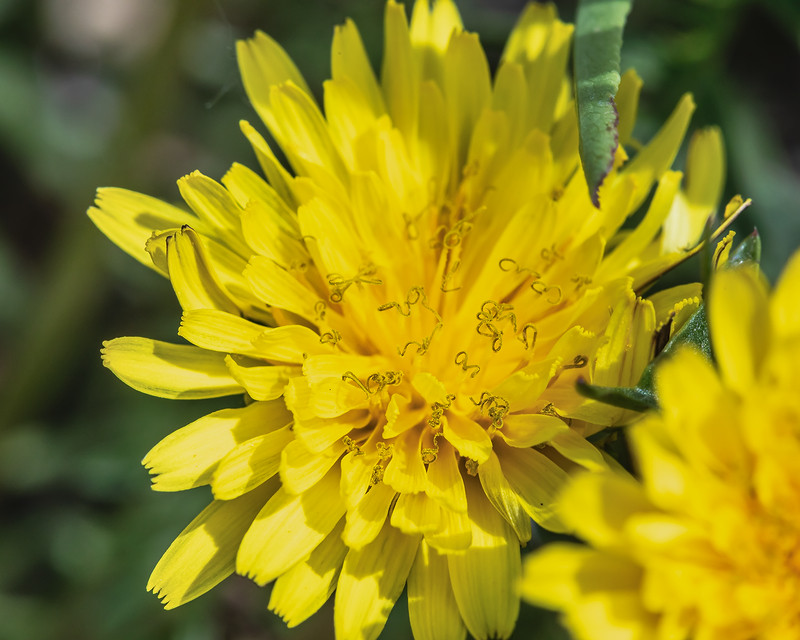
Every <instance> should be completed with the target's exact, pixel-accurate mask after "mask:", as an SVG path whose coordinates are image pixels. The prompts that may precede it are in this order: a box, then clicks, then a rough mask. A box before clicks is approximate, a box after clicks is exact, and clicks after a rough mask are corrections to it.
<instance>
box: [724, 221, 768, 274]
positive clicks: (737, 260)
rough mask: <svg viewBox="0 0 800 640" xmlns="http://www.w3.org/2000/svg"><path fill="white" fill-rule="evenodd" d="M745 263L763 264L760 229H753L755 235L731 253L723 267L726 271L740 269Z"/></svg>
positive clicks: (752, 234) (748, 237) (750, 236)
mask: <svg viewBox="0 0 800 640" xmlns="http://www.w3.org/2000/svg"><path fill="white" fill-rule="evenodd" d="M745 262H755V263H756V264H760V263H761V236H760V235H758V229H753V233H751V234H750V235H749V236H747V237H746V238H745V239H744V240H742V241H741V242H740V243H739V245H738V246H737V247H736V248H735V249H734V250H733V251H731V255H730V256H729V257H728V261H727V262H726V263H725V264H724V265H723V268H724V269H729V268H733V267H738V266H739V265H741V264H743V263H745Z"/></svg>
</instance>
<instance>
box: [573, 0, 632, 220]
mask: <svg viewBox="0 0 800 640" xmlns="http://www.w3.org/2000/svg"><path fill="white" fill-rule="evenodd" d="M630 7H631V2H630V0H580V2H579V4H578V13H577V17H576V21H575V22H576V24H575V94H576V96H577V105H578V127H579V132H580V155H581V162H582V164H583V171H584V174H585V175H586V183H587V185H588V187H589V196H590V197H591V199H592V203H593V204H594V206H595V207H599V206H600V200H599V196H598V190H599V188H600V185H601V184H602V182H603V180H604V179H605V177H606V176H607V175H608V172H609V171H611V167H612V166H613V163H614V153H615V152H616V150H617V145H618V143H619V137H618V134H617V124H618V122H619V117H618V114H617V105H616V103H615V102H614V96H615V95H616V93H617V89H618V88H619V80H620V75H619V56H620V49H621V48H622V30H623V28H624V26H625V19H626V18H627V16H628V12H629V11H630Z"/></svg>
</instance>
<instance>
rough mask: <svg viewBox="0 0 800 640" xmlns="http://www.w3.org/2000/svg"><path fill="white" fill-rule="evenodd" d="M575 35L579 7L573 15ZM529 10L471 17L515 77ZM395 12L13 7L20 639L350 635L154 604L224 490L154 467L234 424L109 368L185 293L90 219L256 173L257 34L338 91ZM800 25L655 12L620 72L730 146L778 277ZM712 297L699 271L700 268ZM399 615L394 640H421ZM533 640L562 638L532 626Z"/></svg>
mask: <svg viewBox="0 0 800 640" xmlns="http://www.w3.org/2000/svg"><path fill="white" fill-rule="evenodd" d="M557 4H558V7H559V11H560V13H561V15H562V16H563V17H565V18H567V19H572V17H573V16H574V10H575V3H574V2H560V3H557ZM522 6H523V3H522V2H519V1H517V0H504V1H502V2H501V1H499V0H496V1H494V2H492V1H490V0H483V1H479V0H468V1H467V0H464V1H463V2H461V3H460V8H461V10H462V13H463V16H464V21H465V23H466V25H467V28H469V29H472V30H477V31H479V32H480V34H481V38H482V41H483V43H484V45H485V47H486V48H487V51H488V52H489V55H490V59H491V60H492V61H493V62H496V61H497V59H498V58H499V55H500V52H501V50H502V47H503V43H504V40H505V37H506V35H507V33H508V31H509V30H510V28H511V26H512V24H513V23H514V21H515V20H516V17H517V15H518V14H519V11H520V10H521V8H522ZM382 13H383V3H382V1H381V0H370V1H368V2H367V1H361V2H356V1H355V0H322V1H315V2H294V3H291V2H277V1H276V0H216V1H215V0H37V1H30V0H0V181H2V192H3V198H2V201H0V640H51V639H52V640H55V639H56V638H58V639H59V640H70V639H72V638H75V639H78V638H80V639H81V640H95V639H106V638H109V639H110V638H117V639H118V638H123V639H131V640H138V639H142V640H144V639H147V640H160V639H171V640H172V639H174V640H206V639H208V640H212V639H222V638H225V639H231V640H256V639H259V640H261V639H268V638H290V639H291V638H294V639H301V638H312V637H313V638H316V639H317V640H323V639H325V638H329V637H332V632H331V631H330V629H331V626H332V622H331V620H332V613H331V609H330V606H328V607H327V608H326V609H325V610H323V612H322V613H320V614H319V615H317V616H316V617H314V618H312V620H311V621H309V622H307V623H305V624H304V625H301V626H300V627H299V628H297V629H295V630H291V631H287V630H286V629H285V628H284V626H283V625H282V623H280V621H279V620H277V619H276V618H275V617H273V616H272V615H271V614H269V613H268V612H267V611H266V603H267V600H268V590H266V589H258V588H257V587H255V586H254V585H252V584H251V583H249V582H247V581H245V580H243V579H239V578H231V579H229V580H228V581H226V582H225V583H224V585H223V586H222V587H221V588H217V589H216V590H215V591H213V592H212V593H210V594H208V595H206V596H204V597H202V598H200V599H199V600H196V601H194V602H192V603H190V604H188V605H186V606H184V607H182V608H181V609H179V610H177V611H171V612H164V611H163V610H162V609H161V606H160V604H159V602H158V601H157V599H156V598H155V597H153V596H152V595H150V594H147V593H146V592H145V591H144V587H145V584H146V582H147V577H148V575H149V572H150V570H151V568H152V567H153V566H154V564H155V563H156V561H157V560H158V558H159V557H160V554H161V553H162V552H163V551H164V550H165V549H166V547H167V546H168V545H169V543H170V542H171V540H172V539H173V537H174V536H175V535H176V534H177V533H178V532H179V531H180V530H181V529H182V528H183V526H184V525H185V524H186V523H188V522H189V521H190V520H191V518H192V517H194V515H195V514H196V513H197V511H198V510H199V509H200V508H201V507H202V506H203V505H204V504H205V503H206V501H207V500H208V494H207V493H206V492H205V491H204V490H197V491H194V492H191V493H181V494H156V493H153V492H151V491H150V489H149V481H148V478H147V473H146V472H145V471H144V469H143V468H142V467H141V466H140V463H139V461H140V460H141V458H142V457H143V455H144V454H145V453H146V452H147V451H148V450H149V448H150V447H151V446H152V445H154V444H155V443H156V442H157V441H158V440H160V439H161V438H162V437H163V436H165V435H166V434H167V433H169V432H170V431H172V430H174V429H175V428H177V427H179V426H182V425H183V424H186V423H188V422H190V421H192V420H194V419H195V418H197V417H199V416H201V415H203V414H205V413H207V412H208V411H209V410H210V409H213V408H216V407H217V406H221V405H224V401H223V402H221V403H216V404H215V403H201V402H194V403H181V402H171V401H166V400H159V399H155V398H150V397H146V396H143V395H140V394H138V393H136V392H134V391H132V390H130V389H128V388H127V387H125V386H124V385H123V384H121V383H120V382H118V381H117V380H116V378H114V376H112V375H111V374H110V373H109V372H108V371H106V370H104V369H103V367H102V366H101V363H100V357H99V348H100V343H101V341H102V340H103V339H107V338H111V337H115V336H122V335H145V336H149V337H153V338H158V339H164V340H170V339H172V338H173V337H174V336H175V332H176V329H177V324H178V318H179V308H178V305H177V303H176V301H175V300H174V298H173V295H172V293H171V289H170V287H169V285H168V283H167V282H166V281H164V280H162V279H161V278H160V277H159V276H157V275H156V274H154V273H153V272H151V271H149V270H147V269H145V268H143V267H141V266H140V265H138V264H137V263H135V262H134V261H133V260H132V259H131V258H129V257H128V256H126V255H124V254H123V253H122V252H121V251H119V250H118V249H116V248H115V247H114V246H112V245H111V243H110V242H109V241H107V240H106V239H105V238H104V237H103V236H102V235H101V234H100V233H99V232H98V231H97V230H96V229H95V228H94V227H93V226H92V225H91V223H90V222H89V220H88V218H87V217H86V216H85V214H84V212H85V210H86V208H87V207H88V206H89V205H90V204H91V203H92V200H93V193H94V189H95V188H96V187H98V186H106V185H113V186H121V187H127V188H130V189H135V190H139V191H143V192H146V193H149V194H152V195H156V196H159V197H162V198H164V199H166V200H169V201H174V200H176V199H177V198H178V192H177V188H176V187H175V180H176V179H177V178H179V177H180V176H182V175H184V174H186V173H188V172H190V171H192V170H194V169H200V170H201V171H203V172H204V173H206V174H208V175H210V176H212V177H214V178H219V177H221V175H222V174H223V173H224V171H225V170H226V169H227V167H228V166H229V165H230V164H231V163H232V162H233V161H236V160H238V161H242V162H245V163H247V164H249V165H251V166H254V167H255V166H256V163H255V161H254V158H253V157H252V154H251V151H250V149H249V147H248V145H247V144H246V142H245V140H244V138H243V136H241V135H240V133H239V129H238V124H237V123H238V121H239V119H241V118H246V119H249V120H251V121H252V122H253V123H256V120H257V118H256V116H255V114H254V112H253V111H252V109H251V108H250V106H249V105H248V103H247V100H246V97H245V95H244V91H243V89H242V86H241V83H240V81H239V77H238V73H237V70H236V61H235V55H234V43H235V41H236V40H237V39H238V38H241V37H246V36H248V35H250V34H251V33H252V32H253V30H254V29H256V28H261V29H264V30H266V31H267V32H269V33H270V34H271V35H273V36H274V37H275V38H276V39H278V40H279V41H280V42H281V43H282V44H283V45H284V47H285V48H286V49H287V50H288V52H289V53H290V54H291V56H292V57H293V58H294V60H295V61H296V62H297V64H298V66H299V67H300V68H301V69H302V70H303V72H304V74H305V75H306V78H307V79H308V80H309V84H310V85H311V86H312V87H316V88H319V87H320V86H321V82H322V80H324V79H325V78H326V77H327V74H328V71H327V69H328V64H329V43H330V37H331V35H332V28H333V25H335V24H338V23H340V22H342V21H343V20H344V18H345V17H346V16H351V17H353V18H354V19H355V20H356V22H357V23H358V24H359V26H360V28H361V31H362V34H363V37H364V40H365V42H366V45H367V47H368V49H369V51H370V52H371V55H372V57H373V61H374V62H377V61H378V60H379V57H380V49H381V42H382ZM799 44H800V3H798V2H796V0H772V1H765V0H649V1H648V2H639V3H635V5H634V9H633V13H632V15H631V18H630V20H629V22H628V26H627V29H626V34H625V46H624V51H623V65H622V66H623V68H627V67H630V66H635V67H636V68H637V69H638V70H639V73H640V75H641V76H642V77H643V78H644V81H645V87H644V93H643V98H642V108H641V112H640V121H639V124H638V125H637V126H638V129H637V132H638V133H639V134H640V136H641V137H642V138H646V137H647V135H649V133H651V132H652V131H653V130H654V129H655V127H656V126H657V125H658V123H660V122H661V121H663V119H664V118H665V117H666V116H667V115H668V113H669V111H670V110H671V109H672V107H673V106H674V104H675V103H676V101H677V99H678V97H679V96H680V94H681V93H683V92H684V91H692V92H694V94H695V99H696V102H697V104H698V110H697V113H696V116H695V118H694V121H693V126H695V127H697V126H703V125H708V124H713V123H718V124H719V125H721V127H722V129H723V132H724V134H725V138H726V143H727V151H728V182H727V186H726V190H725V195H726V198H727V197H729V196H731V195H733V194H734V193H742V194H744V195H746V196H749V197H752V198H753V201H754V204H753V206H752V207H751V209H750V210H749V211H747V213H746V214H745V215H744V216H743V218H742V220H741V221H740V222H739V223H738V227H737V228H738V229H739V231H740V232H748V231H749V230H751V229H752V227H753V226H754V225H755V226H758V228H759V230H760V232H761V234H762V236H763V240H764V247H765V256H764V261H763V262H764V267H765V270H766V272H767V274H768V275H769V276H770V277H771V278H774V277H775V275H776V274H777V273H779V271H780V268H781V265H782V264H783V262H784V261H785V260H786V258H787V257H788V255H789V254H790V252H791V251H792V250H793V249H794V248H795V247H797V246H800V204H799V202H800V117H799V116H800V47H799ZM683 275H684V276H685V277H687V278H689V277H694V278H697V277H699V266H698V264H697V263H696V262H695V263H693V264H689V265H688V266H686V267H685V268H684V271H683ZM409 636H410V631H409V627H408V622H407V612H406V608H405V604H404V603H402V602H401V603H398V606H397V607H396V609H395V612H394V613H393V614H392V617H391V618H390V621H389V625H388V626H387V629H386V631H385V633H384V636H383V637H384V638H407V637H409ZM514 637H515V638H528V637H537V638H542V639H547V638H551V639H552V638H564V637H565V636H564V635H563V633H562V632H560V631H559V627H558V625H557V623H556V621H555V619H554V616H552V615H550V614H547V613H544V612H539V611H535V610H533V609H532V608H529V607H523V611H522V615H521V618H520V625H519V628H518V630H517V632H516V633H515V636H514Z"/></svg>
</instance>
